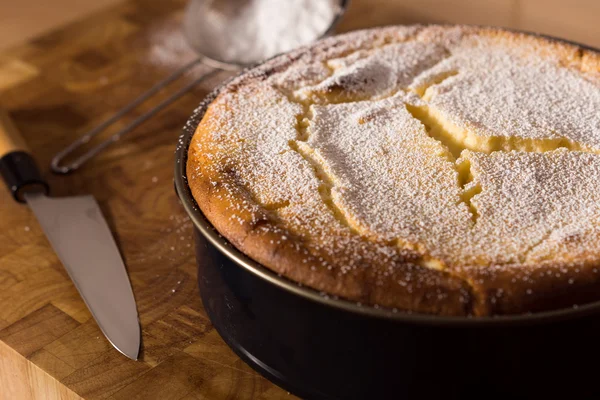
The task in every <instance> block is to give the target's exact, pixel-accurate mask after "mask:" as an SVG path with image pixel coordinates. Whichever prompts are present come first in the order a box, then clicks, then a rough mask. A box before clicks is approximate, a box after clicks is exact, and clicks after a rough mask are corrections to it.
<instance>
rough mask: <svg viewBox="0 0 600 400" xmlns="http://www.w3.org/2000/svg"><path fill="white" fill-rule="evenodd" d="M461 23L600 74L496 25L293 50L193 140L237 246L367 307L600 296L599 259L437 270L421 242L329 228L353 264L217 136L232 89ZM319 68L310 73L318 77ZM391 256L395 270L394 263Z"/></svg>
mask: <svg viewBox="0 0 600 400" xmlns="http://www.w3.org/2000/svg"><path fill="white" fill-rule="evenodd" d="M452 29H455V30H457V35H458V34H460V35H467V34H477V35H481V36H485V35H489V36H495V37H499V38H503V39H506V40H507V41H511V42H515V41H516V42H518V41H531V42H532V43H534V44H536V46H537V47H542V48H544V46H546V48H547V50H548V54H549V55H551V56H553V57H557V56H558V57H559V58H560V60H562V62H563V63H564V65H565V66H568V67H571V68H576V69H578V70H581V71H584V72H590V71H591V72H593V73H600V56H599V55H598V54H597V53H595V52H592V51H590V50H587V49H581V48H579V47H578V46H575V45H571V44H566V43H562V42H558V41H553V40H551V39H545V38H539V37H532V36H529V35H525V34H520V33H514V32H508V31H504V30H501V29H495V28H473V27H443V26H438V27H436V26H433V27H428V28H424V27H410V28H403V29H400V28H386V29H383V30H374V31H370V32H371V33H370V34H369V35H366V36H365V37H366V39H365V40H364V41H356V40H354V41H352V40H349V41H347V42H346V41H344V40H341V41H340V40H338V39H336V38H331V39H327V40H325V41H323V42H321V43H320V44H317V45H316V46H315V47H313V48H312V49H308V50H307V49H304V50H300V51H297V52H292V53H290V54H289V55H285V56H282V57H279V58H277V59H275V60H272V61H270V62H268V63H266V64H264V65H262V66H260V67H258V68H256V69H254V70H252V71H250V72H248V73H246V74H245V75H243V76H241V77H240V78H238V79H236V80H234V81H233V82H232V83H231V84H230V85H228V86H227V87H226V88H224V90H223V91H222V93H221V94H220V95H219V97H218V98H217V99H216V100H215V101H213V103H212V104H211V105H210V106H209V107H208V109H207V111H206V114H205V115H204V117H203V120H202V122H201V123H200V125H199V126H198V128H197V130H196V133H195V135H194V137H193V139H192V143H191V145H190V148H189V155H188V161H187V171H188V173H187V176H188V182H189V185H190V188H191V190H192V193H193V196H194V198H195V200H196V201H197V203H198V205H199V207H200V209H201V210H202V212H203V213H204V214H205V215H206V217H207V218H208V220H209V221H210V222H211V223H212V224H213V225H214V226H215V227H216V229H217V230H218V231H219V232H220V233H221V234H222V235H223V236H224V237H225V238H227V239H228V240H229V241H230V242H231V243H232V244H233V245H234V246H235V247H237V248H238V249H239V250H241V251H242V252H244V253H245V254H247V255H248V256H250V257H251V258H253V259H254V260H256V261H257V262H259V263H261V264H262V265H264V266H266V267H268V268H270V269H271V270H273V271H275V272H277V273H278V274H281V275H283V276H285V277H287V278H289V279H291V280H292V281H295V282H298V283H301V284H302V285H306V286H309V287H311V288H314V289H316V290H318V291H321V292H323V293H324V295H328V296H339V297H341V298H345V299H348V300H352V301H355V302H359V303H362V304H365V305H376V306H378V307H379V306H380V307H387V308H394V309H399V310H405V311H411V312H419V313H430V314H440V315H470V314H473V315H493V314H517V313H524V312H536V311H542V310H549V309H555V308H561V307H569V306H572V305H574V304H582V303H585V302H589V301H593V300H598V299H600V277H599V275H598V270H597V268H596V266H597V265H598V258H597V257H592V259H591V260H588V261H586V262H581V263H580V264H581V265H577V264H573V263H569V264H565V263H562V264H561V263H554V262H552V261H547V262H543V263H540V264H539V265H535V266H531V265H528V266H519V265H502V266H498V267H490V268H485V269H482V268H475V267H473V268H467V267H465V268H457V269H444V270H437V269H434V268H430V267H427V266H425V265H424V264H425V262H426V260H427V257H428V256H427V255H426V254H424V253H423V252H422V251H420V250H417V249H414V250H407V249H403V250H402V249H400V248H399V246H397V245H395V244H394V243H385V242H383V241H377V240H371V239H367V238H365V237H361V236H360V235H357V234H356V233H355V232H352V231H347V230H345V229H346V227H342V228H330V227H323V228H321V229H323V232H322V233H323V234H324V235H339V238H340V239H339V240H340V242H348V243H354V245H355V246H356V248H357V249H358V250H355V251H354V252H353V254H352V257H354V258H355V259H357V260H358V261H356V264H361V263H362V264H366V265H362V266H361V267H359V268H352V269H350V270H347V271H346V270H344V264H345V261H346V257H347V256H348V254H344V253H343V250H340V249H337V250H332V249H331V248H327V247H320V246H319V243H318V235H312V236H315V237H311V235H304V234H303V233H302V231H301V228H298V227H295V228H293V229H289V227H288V226H286V225H285V224H283V223H282V222H281V220H280V218H279V217H278V215H279V214H278V212H279V211H278V210H279V209H280V208H285V206H286V205H285V204H276V203H274V204H265V203H264V202H262V203H261V202H259V201H258V200H257V199H256V198H254V197H253V196H252V194H251V193H250V192H249V191H248V190H246V188H245V187H244V185H242V184H240V182H239V179H238V177H237V173H238V171H237V168H238V166H237V165H235V164H230V163H228V161H227V160H226V159H225V158H223V155H222V154H221V153H220V152H219V151H218V150H217V149H216V148H217V147H218V146H216V145H214V144H213V142H214V137H213V133H214V132H216V131H219V130H220V129H224V122H223V117H222V112H223V110H220V109H219V108H222V107H226V105H225V106H224V105H223V104H226V103H227V102H221V103H220V104H219V101H218V100H219V99H221V98H222V97H223V96H224V95H225V94H231V93H233V92H235V91H237V90H240V88H244V87H245V86H248V85H249V83H254V82H260V81H262V80H265V79H266V78H267V77H270V76H272V75H275V74H285V73H286V72H287V70H288V68H289V66H290V65H294V64H295V63H298V62H299V61H298V60H302V59H307V58H310V59H311V60H312V59H329V58H332V57H334V56H340V55H341V54H348V53H350V52H352V51H356V50H357V49H359V48H362V47H365V46H366V47H369V46H371V45H372V42H377V43H388V42H389V41H390V40H402V38H401V37H402V35H405V36H406V35H408V36H414V35H425V36H431V37H433V36H435V35H439V34H445V35H447V30H452ZM399 37H400V39H398V38H399ZM540 44H542V45H541V46H540ZM297 73H299V74H302V73H304V72H302V71H300V72H297ZM319 73H320V72H319V71H310V74H314V75H315V76H318V75H319ZM310 74H308V73H307V76H306V77H300V78H299V77H298V76H295V77H294V79H295V81H296V84H300V85H302V84H303V82H304V81H303V79H306V80H310V79H311V76H310ZM298 82H299V83H298ZM242 203H243V204H244V206H243V207H241V206H240V204H242ZM232 215H235V218H232ZM342 247H343V246H342ZM376 254H381V256H379V255H376ZM575 261H576V260H575ZM390 262H393V265H394V268H390ZM322 265H328V268H322ZM341 272H343V273H341Z"/></svg>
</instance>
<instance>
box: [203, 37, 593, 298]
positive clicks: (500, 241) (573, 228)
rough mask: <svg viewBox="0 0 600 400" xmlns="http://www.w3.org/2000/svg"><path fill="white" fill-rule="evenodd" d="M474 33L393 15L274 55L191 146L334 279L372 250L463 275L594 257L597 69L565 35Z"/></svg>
mask: <svg viewBox="0 0 600 400" xmlns="http://www.w3.org/2000/svg"><path fill="white" fill-rule="evenodd" d="M474 32H476V30H474V29H472V28H441V27H431V28H428V27H419V28H415V27H411V28H406V29H404V28H388V29H386V30H379V31H366V32H358V33H353V34H349V35H344V36H340V37H337V38H332V39H327V40H326V41H324V42H322V44H317V45H316V46H315V47H313V48H312V49H311V50H312V51H306V49H304V50H301V51H298V52H296V53H291V54H289V55H285V56H282V57H280V58H277V59H275V60H273V61H271V62H269V63H267V64H265V65H263V66H261V67H259V68H258V69H255V70H253V71H251V72H250V73H249V74H247V75H246V76H242V77H240V78H238V79H236V80H234V81H233V82H232V83H231V84H230V85H229V86H228V87H226V88H225V89H224V91H223V92H222V93H221V94H220V95H219V97H218V98H217V100H216V101H215V102H214V103H213V104H212V105H211V108H210V111H211V114H210V115H209V116H208V117H206V118H205V119H208V120H209V123H212V124H214V126H213V128H212V138H211V140H209V141H195V142H194V144H195V145H196V146H198V148H197V150H198V153H200V154H202V153H207V154H211V156H210V157H213V159H212V160H211V165H208V166H207V168H215V169H219V168H229V169H231V170H233V171H235V173H234V175H235V179H234V181H235V183H236V185H238V186H240V187H243V188H244V190H246V191H247V192H248V193H249V194H250V195H251V196H252V198H253V200H254V201H255V202H256V203H258V204H260V205H262V206H263V207H264V208H265V209H267V210H269V212H270V213H272V214H273V215H275V216H276V217H277V220H278V221H279V224H280V226H282V227H285V229H286V230H288V231H291V232H293V233H294V234H295V235H297V237H301V238H303V240H305V241H306V244H307V246H308V248H315V249H320V250H323V249H325V250H326V251H327V252H329V253H330V256H331V260H325V259H323V260H322V262H321V263H320V264H315V268H326V269H327V268H329V269H330V270H331V265H332V262H330V261H332V260H333V259H336V260H337V264H336V265H338V267H339V266H341V267H340V268H339V269H338V270H333V271H332V272H331V273H332V274H337V275H336V276H341V275H343V274H345V273H348V272H349V271H353V270H356V269H360V268H362V267H368V266H369V262H368V259H369V257H371V256H372V257H375V254H379V255H381V254H384V255H385V257H386V260H388V262H389V269H388V270H386V272H385V274H383V275H386V276H387V274H389V276H393V274H394V273H395V272H394V271H395V270H394V268H395V266H397V265H400V264H403V263H404V264H406V263H407V258H406V257H408V262H409V263H410V262H413V263H414V264H415V266H419V267H424V268H431V269H436V270H439V269H442V270H444V271H448V273H451V274H458V275H460V274H461V273H462V272H461V271H463V270H468V269H472V268H477V269H479V268H498V266H503V267H504V268H515V267H520V268H524V271H526V268H527V266H530V265H531V266H533V265H538V264H540V263H544V262H546V261H548V260H552V261H553V262H555V263H556V262H563V263H565V265H568V264H573V263H581V262H588V261H594V262H595V261H597V260H598V257H600V230H599V228H597V227H598V226H600V225H599V224H598V222H600V155H599V154H598V153H600V112H598V111H599V110H600V78H599V76H600V74H598V73H596V74H595V73H594V72H582V71H581V70H580V69H578V64H577V62H578V59H577V53H576V52H574V51H573V54H571V53H569V52H570V51H571V50H570V49H569V48H567V47H564V48H561V47H560V46H558V45H555V46H557V48H556V51H550V52H549V51H548V46H549V45H548V44H547V43H545V42H542V41H540V40H538V39H531V38H528V37H519V36H512V35H505V36H503V35H497V36H494V35H474V34H473V33H474ZM588 69H589V67H588ZM422 113H430V115H429V117H427V118H425V117H423V116H422ZM438 125H439V126H438ZM448 127H451V128H452V129H454V130H456V131H458V130H462V131H466V132H468V135H466V136H464V137H463V138H448V136H449V135H450V136H451V135H452V132H453V130H452V129H449V128H448ZM478 138H487V139H485V140H488V142H489V143H491V144H494V143H496V139H497V138H518V140H517V141H515V142H514V143H516V144H514V143H513V142H512V141H510V140H507V139H497V140H498V141H500V140H502V141H501V143H502V146H501V150H500V151H492V150H495V149H492V148H490V149H491V150H489V151H473V150H472V149H473V148H474V147H476V146H474V145H473V144H472V143H468V141H473V140H475V141H476V140H479V139H478ZM490 138H492V139H490ZM449 140H450V141H452V140H454V141H453V142H452V143H449ZM538 141H540V142H539V143H538ZM513 145H514V146H517V145H519V146H521V147H515V148H511V147H510V146H513ZM562 147H565V148H562ZM457 149H458V151H457ZM469 149H471V150H469ZM517 150H519V151H517ZM239 207H240V209H243V208H244V205H243V204H242V205H239ZM251 211H252V210H251ZM254 211H255V210H254ZM254 211H253V212H254ZM311 246H312V247H311ZM405 251H406V252H405ZM317 253H318V252H315V254H317ZM319 254H321V253H319ZM379 255H378V257H379ZM309 256H310V254H309V255H307V257H309ZM411 257H412V258H411ZM430 260H435V261H436V262H435V263H431V262H430ZM313 261H314V260H313ZM311 262H312V261H311ZM383 275H382V278H381V279H382V282H383V281H384V280H385V279H387V278H385V277H384V276H383ZM397 281H398V280H397ZM472 284H476V282H475V283H472ZM400 286H403V285H400Z"/></svg>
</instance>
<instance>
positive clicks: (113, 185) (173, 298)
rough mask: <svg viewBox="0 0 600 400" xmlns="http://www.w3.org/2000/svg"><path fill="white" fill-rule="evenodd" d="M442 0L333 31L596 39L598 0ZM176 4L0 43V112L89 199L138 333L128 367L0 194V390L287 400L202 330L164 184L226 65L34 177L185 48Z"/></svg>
mask: <svg viewBox="0 0 600 400" xmlns="http://www.w3.org/2000/svg"><path fill="white" fill-rule="evenodd" d="M449 3H450V2H445V1H441V0H440V1H434V0H403V1H386V0H354V1H353V2H352V3H351V4H352V5H351V8H350V10H349V11H348V14H347V15H346V17H345V18H344V20H343V21H342V24H341V26H340V30H342V31H343V30H350V29H356V28H363V27H368V26H375V25H384V24H390V23H407V22H430V21H433V22H467V23H482V24H495V25H503V26H510V27H517V28H525V29H527V28H529V29H533V30H541V31H543V32H545V33H550V34H554V35H557V36H564V37H567V38H569V39H573V40H579V41H582V42H585V43H587V44H591V45H596V46H600V25H598V24H597V23H596V21H595V19H593V16H594V15H598V14H599V11H600V10H599V4H600V3H598V2H594V1H583V0H581V1H579V2H578V1H571V2H562V1H561V2H559V1H550V2H542V1H541V0H540V1H537V0H523V1H513V0H487V1H465V0H461V1H453V2H451V3H452V5H451V6H450V5H449ZM577 3H580V4H579V5H577ZM547 4H550V5H551V6H546V5H547ZM184 5H185V1H183V0H165V1H156V0H131V1H127V2H123V3H121V4H118V5H117V6H114V7H112V8H109V9H107V10H105V11H102V12H99V13H97V14H95V15H93V16H92V17H90V18H88V19H86V20H82V21H78V22H75V23H72V24H70V25H68V26H66V27H64V28H61V29H59V30H56V31H54V32H52V33H50V34H46V35H44V36H41V37H39V38H37V39H35V40H32V41H30V42H29V43H27V44H25V45H21V46H18V47H15V48H13V49H10V50H8V51H6V52H3V53H0V108H5V109H7V110H9V112H10V115H11V117H12V119H13V120H14V122H15V124H16V125H17V127H18V129H19V130H20V131H21V133H22V134H23V136H24V138H25V140H26V142H27V143H28V145H29V147H30V149H31V151H32V152H33V154H34V155H35V156H36V158H37V161H38V163H39V164H40V166H42V169H43V170H44V171H45V176H46V177H47V179H48V180H49V182H50V185H51V187H52V192H53V195H56V196H65V195H76V194H92V195H94V196H95V197H96V199H97V200H98V202H99V203H100V206H101V208H102V211H103V212H104V214H105V216H106V217H107V219H108V222H109V225H110V227H111V229H112V230H113V232H114V234H115V237H116V239H117V241H118V244H119V246H120V249H121V252H122V254H123V256H124V259H125V263H126V265H127V268H128V272H129V275H130V277H131V281H132V286H133V290H134V293H135V297H136V301H137V306H138V310H139V314H140V321H141V326H142V340H143V345H142V346H143V348H142V354H141V359H140V361H138V362H135V361H131V360H129V359H127V358H125V357H124V356H122V355H121V354H120V353H118V352H117V351H116V350H114V349H113V348H112V347H111V346H110V344H109V343H108V342H107V341H106V339H104V337H103V336H102V334H101V333H100V331H99V329H98V327H97V325H96V323H95V322H94V320H93V319H92V318H91V316H90V314H89V312H88V311H87V309H86V307H85V305H84V304H83V302H82V301H81V299H80V297H79V295H78V293H77V291H76V290H75V288H74V287H73V284H72V283H71V281H70V280H69V279H68V277H67V275H66V273H65V271H64V270H63V268H62V266H61V264H60V262H59V261H58V259H57V257H56V255H55V254H54V252H53V251H52V249H51V248H50V247H49V245H48V242H47V240H46V238H45V237H44V235H43V233H42V231H41V230H40V228H39V226H38V224H37V222H36V221H35V218H34V217H33V215H32V213H31V211H30V210H29V209H28V208H27V207H26V206H23V205H20V204H17V203H15V202H14V201H13V200H12V198H11V196H10V194H9V193H8V191H7V190H3V189H0V399H26V400H27V399H36V398H40V399H79V398H85V399H113V400H117V399H154V398H155V399H188V400H192V399H211V400H212V399H292V398H294V397H293V396H292V395H289V394H288V393H286V392H285V391H284V390H282V389H280V388H278V387H276V386H275V385H273V384H271V383H270V382H268V381H267V380H266V379H264V378H262V377H261V376H259V375H258V374H257V373H256V372H254V371H253V370H252V369H251V368H250V367H248V366H247V365H246V364H244V363H243V362H242V361H241V360H240V359H239V358H237V357H236V356H235V355H234V354H233V352H232V351H231V350H229V349H228V347H227V346H226V345H225V344H224V343H223V341H222V340H221V339H220V337H219V335H218V334H217V333H216V331H215V330H214V329H213V327H212V326H211V324H210V322H209V320H208V318H207V316H206V313H205V311H204V309H203V308H202V304H201V302H200V298H199V296H198V289H197V286H196V267H195V261H194V254H193V251H192V246H193V243H192V237H191V234H192V225H191V223H190V221H189V220H188V219H187V217H186V216H185V214H184V212H183V210H182V208H181V207H180V205H179V202H178V200H177V198H176V196H175V194H174V191H173V181H172V175H171V174H172V166H173V150H174V148H175V143H176V140H177V136H178V135H179V132H180V129H181V127H182V126H183V124H184V122H185V121H186V119H187V117H188V116H189V115H190V113H191V111H192V109H193V108H194V107H195V106H196V105H197V104H198V103H199V102H200V101H201V99H202V98H203V96H204V95H205V94H206V93H207V92H208V91H209V90H210V89H211V88H212V87H214V86H215V85H216V84H217V83H218V82H219V81H220V80H222V79H224V78H226V77H227V76H228V74H229V73H224V72H223V73H220V74H219V75H217V76H216V77H214V78H213V79H211V80H210V81H208V82H205V83H204V84H203V85H201V86H199V87H198V88H196V89H195V90H194V91H193V92H191V93H189V94H187V95H186V96H184V97H183V98H182V99H181V100H180V101H178V102H177V103H176V104H175V105H174V106H171V107H170V108H168V109H167V110H165V111H164V112H162V113H160V114H159V115H157V116H156V117H155V118H153V119H152V120H151V121H149V122H148V123H147V124H145V125H143V126H141V127H140V128H139V129H137V130H136V131H135V132H134V133H132V134H131V136H128V137H127V138H124V139H122V140H121V141H120V142H117V143H115V144H114V145H113V146H112V147H111V148H110V149H109V150H108V151H106V152H105V153H103V154H102V155H100V156H99V157H97V158H95V159H93V160H92V161H91V162H90V163H89V164H87V165H86V166H85V167H84V168H82V169H81V170H79V171H77V172H75V173H73V174H72V175H69V176H55V175H52V174H50V173H48V172H47V171H48V167H47V166H48V165H49V162H50V159H51V157H52V155H53V154H54V153H56V152H57V151H59V150H60V149H62V148H63V147H65V146H66V145H67V144H69V143H70V142H71V141H73V140H74V139H75V138H76V137H78V136H79V135H80V134H81V133H82V132H84V131H85V130H87V129H89V128H90V127H93V126H94V125H95V124H97V123H98V122H100V121H102V120H103V119H105V118H106V117H107V116H109V115H110V114H111V113H113V112H115V111H116V110H117V109H118V108H119V107H121V106H123V105H124V104H126V103H127V102H128V101H130V100H131V99H132V98H134V97H135V96H136V95H137V94H139V93H141V92H142V91H143V90H144V89H146V88H148V87H150V86H151V85H152V84H153V83H155V82H156V81H157V80H159V79H160V78H162V77H164V76H166V75H167V74H168V73H169V72H171V71H173V70H174V68H176V67H177V66H180V65H182V64H183V63H185V62H186V61H188V60H190V59H191V58H192V57H194V54H193V53H192V52H190V51H189V50H188V49H187V47H186V45H185V42H184V40H183V38H182V37H181V34H180V32H179V21H180V19H181V15H182V7H183V6H184ZM552 10H554V11H552ZM202 71H203V67H200V68H199V69H198V71H196V72H194V73H191V74H190V75H189V76H187V77H186V78H185V79H184V80H187V81H189V79H191V78H192V77H193V76H194V75H195V74H199V73H201V72H202ZM184 83H185V82H181V83H180V84H179V85H176V86H181V85H182V84H184ZM164 95H166V93H163V94H162V96H159V98H158V99H156V100H153V101H150V102H148V103H147V104H144V105H143V106H142V107H140V109H138V110H136V111H134V112H132V113H131V115H130V116H128V118H127V119H126V120H125V121H122V122H120V123H118V124H117V125H116V127H119V126H124V124H126V123H127V121H130V120H131V119H132V118H135V116H138V115H140V113H141V112H143V111H144V110H146V109H148V108H149V107H150V106H152V105H153V104H156V103H157V102H158V101H159V100H160V99H161V98H164Z"/></svg>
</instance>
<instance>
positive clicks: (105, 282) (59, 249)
mask: <svg viewBox="0 0 600 400" xmlns="http://www.w3.org/2000/svg"><path fill="white" fill-rule="evenodd" d="M0 174H1V175H2V177H3V178H4V181H5V182H6V184H7V185H8V188H9V190H10V191H11V192H12V194H13V196H14V198H15V200H16V201H18V202H20V203H27V204H28V205H29V207H31V209H32V210H33V213H34V214H35V216H36V218H37V220H38V222H39V224H40V226H41V227H42V230H43V231H44V233H45V234H46V237H47V238H48V241H49V242H50V244H51V245H52V248H53V249H54V251H55V252H56V254H57V255H58V258H59V259H60V261H61V262H62V264H63V266H64V267H65V269H66V270H67V273H68V274H69V277H70V278H71V280H72V281H73V283H74V284H75V287H76V288H77V290H78V291H79V294H80V295H81V297H82V298H83V301H84V302H85V304H86V305H87V307H88V309H89V310H90V312H91V313H92V316H93V317H94V319H95V320H96V322H97V323H98V326H99V327H100V329H101V330H102V333H103V334H104V336H106V338H107V339H108V341H109V342H110V343H111V344H112V345H113V346H114V347H115V348H116V349H117V350H118V351H120V352H121V353H123V354H124V355H125V356H127V357H129V358H131V359H134V360H137V358H138V354H139V349H140V325H139V322H138V314H137V309H136V306H135V300H134V297H133V291H132V290H131V284H130V282H129V278H128V276H127V272H126V270H125V265H124V264H123V260H122V258H121V255H120V253H119V249H118V248H117V245H116V243H115V241H114V239H113V236H112V234H111V232H110V229H109V228H108V225H107V223H106V220H105V219H104V217H103V216H102V212H101V211H100V207H99V206H98V203H97V202H96V200H95V199H94V198H93V197H92V196H74V197H59V198H52V197H48V193H49V191H50V190H49V186H48V183H47V182H46V181H44V179H42V176H41V174H40V172H39V170H38V168H37V165H36V163H35V161H34V159H33V157H32V156H31V154H30V153H29V150H28V148H27V145H26V144H25V142H24V140H23V138H22V137H21V135H20V134H19V132H18V131H17V128H16V127H15V125H14V124H13V123H12V121H11V119H10V117H9V115H8V113H7V112H6V111H4V110H2V109H0Z"/></svg>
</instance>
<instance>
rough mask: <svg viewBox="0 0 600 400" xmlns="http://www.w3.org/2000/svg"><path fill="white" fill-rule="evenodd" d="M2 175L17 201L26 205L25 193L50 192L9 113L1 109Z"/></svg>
mask: <svg viewBox="0 0 600 400" xmlns="http://www.w3.org/2000/svg"><path fill="white" fill-rule="evenodd" d="M0 175H2V178H3V179H4V182H5V183H6V185H7V186H8V190H10V192H11V193H12V194H13V196H14V198H15V200H17V201H18V202H21V203H24V202H25V197H24V194H25V192H28V191H38V192H39V191H42V192H44V193H46V194H48V192H49V186H48V183H47V182H46V181H45V180H44V179H43V178H42V175H41V174H40V170H39V169H38V167H37V165H36V163H35V160H34V159H33V157H32V156H31V154H29V152H28V150H27V145H26V144H25V141H24V140H23V138H22V137H21V135H20V134H19V132H18V131H17V128H16V127H15V125H14V124H13V123H12V121H11V119H10V117H9V116H8V113H7V112H6V111H4V110H2V109H0Z"/></svg>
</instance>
